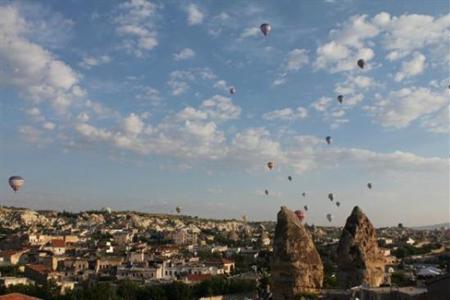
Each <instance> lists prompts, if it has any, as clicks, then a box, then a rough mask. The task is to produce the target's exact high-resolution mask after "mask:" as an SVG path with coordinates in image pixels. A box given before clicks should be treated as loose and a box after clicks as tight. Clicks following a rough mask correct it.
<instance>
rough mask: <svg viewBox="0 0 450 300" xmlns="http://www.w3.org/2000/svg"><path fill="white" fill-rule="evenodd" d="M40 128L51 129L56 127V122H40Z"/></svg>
mask: <svg viewBox="0 0 450 300" xmlns="http://www.w3.org/2000/svg"><path fill="white" fill-rule="evenodd" d="M42 128H44V129H47V130H53V129H55V128H56V124H55V123H53V122H45V123H44V124H42Z"/></svg>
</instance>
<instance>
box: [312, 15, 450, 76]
mask: <svg viewBox="0 0 450 300" xmlns="http://www.w3.org/2000/svg"><path fill="white" fill-rule="evenodd" d="M449 34H450V14H447V15H445V16H442V17H439V18H434V17H432V16H428V15H419V14H404V15H401V16H399V17H395V16H394V17H392V16H391V15H389V14H388V13H386V12H382V13H379V14H378V15H376V16H375V17H373V18H371V19H368V18H367V16H365V15H362V16H353V17H351V18H350V19H349V20H348V21H347V22H345V23H343V24H341V25H339V26H338V28H336V29H333V30H331V31H330V41H329V42H327V43H325V44H322V45H320V46H319V47H318V48H317V51H316V54H317V58H316V61H315V64H314V65H315V67H316V68H317V69H326V70H328V71H329V72H330V73H335V72H341V71H349V70H352V69H354V68H355V63H356V61H357V59H359V58H363V59H365V60H366V61H368V60H370V59H372V58H373V57H374V52H373V50H372V49H371V48H369V47H368V46H371V45H373V41H372V40H371V39H374V38H380V39H381V43H382V45H383V47H384V50H387V51H388V53H387V55H386V59H388V60H390V61H395V60H398V59H401V58H405V57H407V56H409V55H410V54H412V53H414V52H417V51H419V50H421V49H424V50H425V49H427V50H428V51H429V52H430V53H431V55H432V58H433V60H434V62H435V64H436V65H441V66H444V67H445V68H448V64H450V54H449V51H448V48H449V47H450V40H449V39H448V36H449ZM416 59H417V57H416ZM442 62H444V63H445V64H442ZM417 63H420V62H417ZM405 68H408V66H405ZM409 68H410V69H414V66H412V65H410V66H409ZM405 73H406V71H405V72H403V73H400V74H398V76H397V79H398V81H400V80H402V79H403V77H404V76H406V75H405ZM402 76H403V77H402Z"/></svg>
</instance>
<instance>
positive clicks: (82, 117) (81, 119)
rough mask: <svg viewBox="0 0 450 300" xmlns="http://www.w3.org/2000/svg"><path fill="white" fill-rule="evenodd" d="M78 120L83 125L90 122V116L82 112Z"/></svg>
mask: <svg viewBox="0 0 450 300" xmlns="http://www.w3.org/2000/svg"><path fill="white" fill-rule="evenodd" d="M77 120H78V121H79V122H81V123H85V122H87V121H89V114H87V113H86V112H82V113H80V114H79V115H78V116H77Z"/></svg>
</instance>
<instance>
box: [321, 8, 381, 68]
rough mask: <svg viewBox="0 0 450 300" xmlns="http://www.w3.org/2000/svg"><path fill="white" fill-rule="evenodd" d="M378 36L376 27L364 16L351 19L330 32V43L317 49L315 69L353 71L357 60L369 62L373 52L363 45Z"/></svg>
mask: <svg viewBox="0 0 450 300" xmlns="http://www.w3.org/2000/svg"><path fill="white" fill-rule="evenodd" d="M378 34H379V29H378V27H377V26H375V25H374V24H372V22H371V21H370V20H367V16H366V15H362V16H354V17H351V18H350V20H349V21H347V22H345V23H344V24H341V25H340V26H339V27H338V29H333V30H331V31H330V39H331V41H330V42H328V43H326V44H324V45H321V46H319V48H317V51H316V54H317V58H316V61H315V64H314V65H315V67H316V68H317V69H327V70H328V71H329V72H330V73H335V72H341V71H349V70H352V69H355V68H356V61H357V60H358V59H360V58H362V59H364V60H366V61H369V60H371V59H372V58H373V57H374V55H375V54H374V52H373V50H372V49H371V48H368V47H367V46H366V44H365V43H366V40H368V39H370V38H373V37H375V36H377V35H378Z"/></svg>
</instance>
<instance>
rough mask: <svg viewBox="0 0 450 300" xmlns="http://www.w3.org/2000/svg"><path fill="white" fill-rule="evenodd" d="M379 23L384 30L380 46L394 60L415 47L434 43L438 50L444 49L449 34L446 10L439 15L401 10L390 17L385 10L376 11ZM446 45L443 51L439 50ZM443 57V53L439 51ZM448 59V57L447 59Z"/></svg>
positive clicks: (407, 53)
mask: <svg viewBox="0 0 450 300" xmlns="http://www.w3.org/2000/svg"><path fill="white" fill-rule="evenodd" d="M380 18H382V19H383V21H382V22H379V25H380V27H381V28H382V29H383V30H384V31H385V32H386V34H385V35H384V36H383V44H384V47H385V48H386V49H387V50H388V51H390V52H389V54H388V56H387V58H388V59H390V60H397V59H399V58H403V57H405V56H407V55H409V54H411V53H413V52H414V51H416V50H420V49H422V48H425V47H431V46H434V47H435V48H436V49H435V50H438V51H439V52H440V53H441V54H444V53H446V52H448V47H449V40H448V36H449V34H450V14H447V15H444V16H442V17H439V18H434V17H432V16H427V15H419V14H404V15H401V16H399V17H395V16H393V17H391V16H390V15H389V14H387V13H382V14H379V15H377V16H376V17H375V19H380ZM443 48H444V49H445V48H446V49H447V51H446V52H442V51H443V50H444V49H443ZM440 57H441V58H442V57H445V55H444V56H443V55H440ZM447 63H448V61H447Z"/></svg>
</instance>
